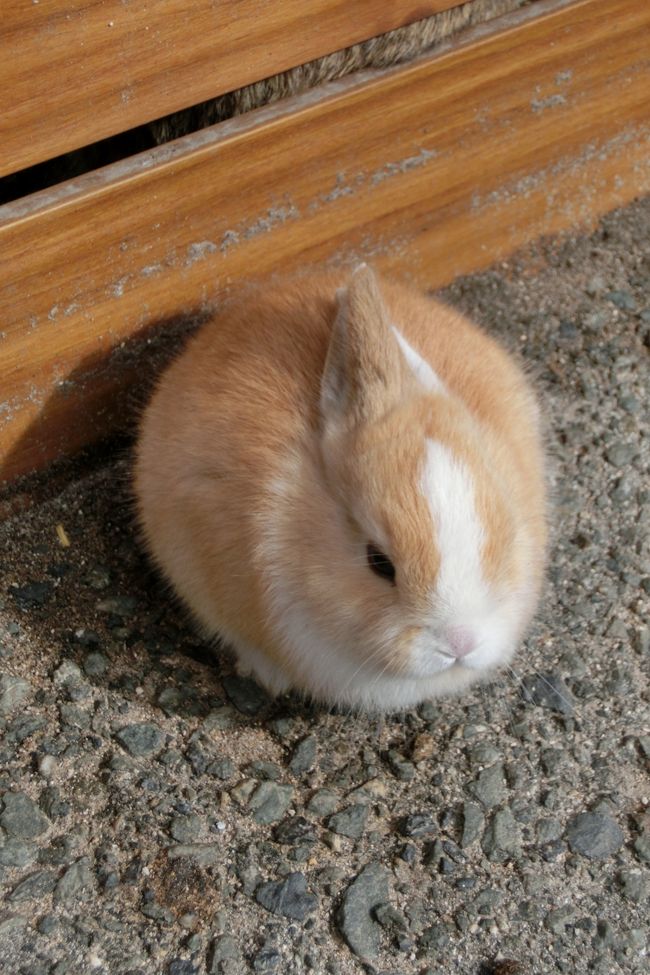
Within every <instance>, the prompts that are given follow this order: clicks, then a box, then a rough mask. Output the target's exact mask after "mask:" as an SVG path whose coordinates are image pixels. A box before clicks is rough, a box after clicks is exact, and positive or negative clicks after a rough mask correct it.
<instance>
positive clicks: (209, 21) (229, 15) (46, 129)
mask: <svg viewBox="0 0 650 975" xmlns="http://www.w3.org/2000/svg"><path fill="white" fill-rule="evenodd" d="M457 3H458V0H418V2H417V3H413V2H412V0H411V2H409V0H392V2H391V3H386V2H385V0H355V3H354V15H353V16H352V15H351V8H352V5H351V4H350V3H349V2H348V0H310V2H309V3H308V4H307V3H305V2H304V0H273V2H272V3H264V4H261V3H260V2H259V0H217V2H215V0H149V2H143V0H40V2H38V3H33V2H31V0H4V2H3V10H2V17H1V18H0V53H1V56H0V145H1V146H2V154H1V155H0V176H2V175H3V174H5V173H9V172H16V171H18V170H19V169H22V168H24V167H26V166H30V165H32V164H33V163H37V162H40V161H42V160H44V159H50V158H51V157H53V156H56V155H59V154H60V153H63V152H68V151H69V150H71V149H76V148H78V147H79V146H84V145H88V144H89V143H91V142H94V141H96V140H99V139H103V138H105V137H106V136H109V135H113V134H114V133H116V132H123V131H126V130H127V129H130V128H132V127H133V126H136V125H140V124H142V123H143V122H147V121H149V120H151V119H154V118H159V117H161V116H163V115H166V114H168V113H170V112H174V111H176V110H178V109H181V108H185V107H187V106H189V105H195V104H197V103H198V102H201V101H204V100H206V99H208V98H214V97H215V96H216V95H221V94H223V93H224V92H227V91H232V90H233V89H235V88H240V87H242V86H244V85H247V84H250V83H251V82H253V81H259V80H260V79H262V78H267V77H269V76H270V75H273V74H275V73H276V72H279V71H284V70H286V69H287V68H291V67H295V65H298V64H303V63H304V62H305V61H310V60H312V59H313V58H318V57H321V56H322V55H324V54H329V53H331V52H332V51H336V50H339V49H340V48H343V47H348V46H349V45H351V44H355V43H357V42H358V41H361V40H366V39H367V38H369V37H374V36H375V35H377V34H382V33H384V32H385V31H388V30H391V29H392V28H394V27H400V26H402V25H404V24H408V23H411V22H412V21H414V20H419V19H420V18H423V17H427V16H429V15H430V14H432V13H437V12H439V11H440V10H445V9H447V8H449V7H453V6H455V5H456V4H457Z"/></svg>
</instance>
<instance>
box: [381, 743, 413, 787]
mask: <svg viewBox="0 0 650 975" xmlns="http://www.w3.org/2000/svg"><path fill="white" fill-rule="evenodd" d="M386 759H387V762H388V765H389V767H390V770H391V772H392V773H393V775H394V776H395V778H396V779H399V780H400V782H411V781H412V780H413V779H414V778H415V765H414V764H413V762H409V760H408V759H407V758H405V757H404V755H402V754H401V752H398V751H397V749H396V748H390V749H389V751H388V754H387V756H386Z"/></svg>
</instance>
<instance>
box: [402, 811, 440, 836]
mask: <svg viewBox="0 0 650 975" xmlns="http://www.w3.org/2000/svg"><path fill="white" fill-rule="evenodd" d="M437 828H438V827H437V825H436V822H435V820H434V818H433V816H432V815H431V813H428V812H419V813H411V815H410V816H405V817H404V818H403V819H402V820H400V822H399V825H398V829H399V832H400V833H401V835H402V836H426V834H427V833H433V832H435V830H437Z"/></svg>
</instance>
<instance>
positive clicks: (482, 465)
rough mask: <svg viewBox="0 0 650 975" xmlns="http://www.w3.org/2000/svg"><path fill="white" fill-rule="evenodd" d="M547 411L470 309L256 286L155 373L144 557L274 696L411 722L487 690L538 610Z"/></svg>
mask: <svg viewBox="0 0 650 975" xmlns="http://www.w3.org/2000/svg"><path fill="white" fill-rule="evenodd" d="M543 468H544V462H543V454H542V446H541V438H540V432H539V420H538V410H537V405H536V403H535V399H534V397H533V393H532V392H531V389H530V388H529V386H528V384H527V382H526V379H525V378H524V375H523V373H522V372H521V370H520V369H519V368H518V366H517V365H515V363H514V362H513V361H512V360H511V359H510V358H509V357H508V355H507V354H506V353H505V352H504V351H503V350H502V349H501V348H500V347H499V346H498V345H497V344H496V343H495V342H494V341H492V340H491V339H490V338H488V337H487V336H486V335H485V334H483V332H481V331H480V330H479V329H478V328H477V327H476V326H474V325H472V324H471V323H470V322H469V321H467V320H466V319H465V318H463V317H462V316H461V315H460V314H458V313H457V312H455V311H453V310H451V309H450V308H447V307H445V306H444V305H441V304H439V303H437V302H435V301H432V300H429V299H427V298H425V297H423V296H421V295H420V294H418V293H416V292H414V291H413V290H411V289H409V288H407V287H404V286H401V285H398V284H395V283H393V282H391V281H387V280H383V279H378V278H377V277H376V275H375V273H374V272H373V271H372V270H371V269H370V268H368V267H367V266H366V265H363V264H362V265H361V266H359V267H358V268H357V269H356V270H355V271H354V272H353V273H350V272H349V271H346V272H337V273H334V272H333V273H321V274H315V275H312V276H303V277H297V278H295V279H293V280H290V281H282V282H279V283H273V284H269V285H263V286H260V287H259V288H258V289H257V290H256V291H255V292H253V293H252V294H251V292H250V290H249V291H247V292H246V294H244V295H243V296H242V297H241V298H240V299H239V300H236V301H233V302H231V303H230V304H228V305H227V307H225V308H224V309H223V310H221V311H220V312H219V313H218V315H217V316H216V318H215V320H214V321H213V322H211V323H210V324H208V325H207V326H206V327H205V328H203V329H202V330H201V331H200V332H199V333H198V334H197V335H195V336H194V337H193V338H192V339H191V340H190V342H189V344H188V346H187V348H186V349H185V351H184V352H183V353H182V354H181V356H180V357H179V358H178V359H177V360H176V361H175V362H174V363H173V364H172V366H171V367H170V368H169V369H168V370H167V372H166V373H164V375H163V376H162V379H161V381H160V383H159V386H158V389H157V391H156V392H155V394H154V396H153V399H152V401H151V403H150V404H149V406H148V408H147V410H146V412H145V414H144V417H143V422H142V427H141V431H140V437H139V442H138V445H137V457H136V465H135V492H136V496H137V503H138V512H139V519H140V523H141V526H142V528H143V530H144V537H145V540H146V544H147V546H148V549H149V551H150V553H151V555H152V556H153V558H154V560H155V561H156V563H157V564H158V566H159V567H160V568H161V570H162V572H163V573H164V575H165V576H166V577H167V579H168V580H169V581H170V582H171V583H172V585H173V587H174V589H175V590H176V591H177V593H178V594H179V595H180V596H181V597H182V599H183V600H184V601H185V603H186V604H187V606H189V608H190V609H191V610H192V612H193V613H194V615H195V617H196V618H197V620H198V621H199V622H200V623H201V624H202V625H203V627H204V629H205V632H206V633H207V634H209V635H214V636H216V635H219V636H220V637H222V638H223V640H224V641H226V642H227V643H228V644H230V646H231V647H232V648H233V649H234V651H235V653H236V655H237V660H238V665H239V668H240V671H241V672H243V673H252V674H253V675H254V676H255V678H256V679H257V680H258V681H259V682H260V683H261V684H262V685H264V686H265V687H266V688H267V689H268V690H269V691H270V692H271V693H274V694H277V693H281V692H283V691H286V690H288V689H289V688H296V689H298V690H299V691H302V692H304V693H306V694H308V695H310V696H312V697H313V698H316V699H318V700H321V701H324V702H329V703H334V702H336V703H339V704H345V705H349V706H352V707H356V708H362V709H366V710H391V709H403V708H407V707H411V706H413V705H416V704H417V703H418V702H420V701H423V700H425V699H428V698H433V697H435V696H438V695H440V694H444V693H447V692H456V691H460V690H461V689H462V688H464V687H466V686H467V685H468V684H470V683H472V682H473V681H476V680H477V679H481V678H484V677H485V676H487V675H489V674H490V673H492V672H493V671H494V669H495V668H497V667H499V666H500V665H502V664H505V663H506V662H507V661H508V660H509V659H510V658H511V656H512V654H513V652H514V650H515V648H516V645H517V643H518V641H519V640H520V638H521V636H522V633H523V631H524V629H525V627H526V625H527V623H528V622H529V620H530V618H531V615H532V614H533V612H534V609H535V605H536V602H537V598H538V593H539V588H540V582H541V578H542V572H543V565H544V550H545V541H546V523H545V491H544V470H543Z"/></svg>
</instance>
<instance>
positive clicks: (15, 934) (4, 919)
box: [0, 914, 27, 945]
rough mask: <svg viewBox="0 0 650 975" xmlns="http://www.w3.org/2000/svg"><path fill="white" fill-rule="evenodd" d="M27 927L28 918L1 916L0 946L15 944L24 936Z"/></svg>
mask: <svg viewBox="0 0 650 975" xmlns="http://www.w3.org/2000/svg"><path fill="white" fill-rule="evenodd" d="M26 927H27V918H26V917H21V916H20V915H18V914H4V915H2V916H0V944H1V943H2V942H5V944H7V943H8V944H12V945H13V944H14V943H15V940H16V938H19V937H20V936H21V934H23V932H24V930H25V928H26Z"/></svg>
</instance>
